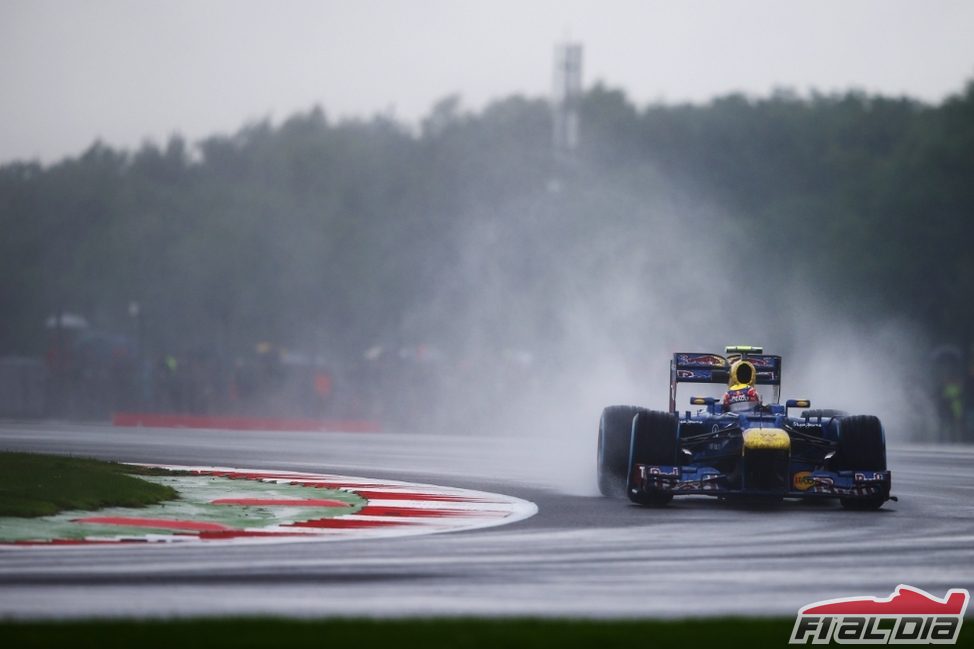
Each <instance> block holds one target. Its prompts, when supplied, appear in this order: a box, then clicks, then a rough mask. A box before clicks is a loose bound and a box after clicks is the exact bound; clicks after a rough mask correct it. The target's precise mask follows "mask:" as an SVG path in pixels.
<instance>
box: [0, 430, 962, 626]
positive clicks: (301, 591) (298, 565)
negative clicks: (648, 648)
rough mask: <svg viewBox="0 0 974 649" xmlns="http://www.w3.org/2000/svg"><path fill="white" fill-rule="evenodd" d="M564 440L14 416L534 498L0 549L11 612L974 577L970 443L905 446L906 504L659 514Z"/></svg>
mask: <svg viewBox="0 0 974 649" xmlns="http://www.w3.org/2000/svg"><path fill="white" fill-rule="evenodd" d="M553 444H555V445H557V440H552V439H535V440H524V439H518V438H515V437H497V438H493V439H485V438H474V437H469V436H462V435H458V436H435V435H407V434H395V433H381V434H378V433H377V434H361V433H359V434H342V433H281V432H270V433H262V432H239V431H234V432H229V431H196V430H152V429H125V428H111V427H100V426H84V425H68V424H16V423H6V424H0V448H2V449H5V450H32V451H42V452H56V453H70V454H77V455H86V456H94V457H103V458H107V459H115V460H121V461H131V462H158V463H167V464H193V465H219V466H232V467H239V468H263V469H280V470H296V471H323V472H337V473H343V474H347V475H358V476H366V477H375V478H390V479H403V480H413V481H418V482H429V483H435V484H441V485H450V486H457V487H468V488H474V489H484V490H489V491H494V492H498V493H503V494H508V495H512V496H517V497H520V498H524V499H527V500H530V501H533V502H535V503H537V505H538V508H539V512H538V514H537V515H536V516H534V517H532V518H530V519H528V520H525V521H522V522H519V523H515V524H512V525H507V526H502V527H497V528H490V529H486V530H477V531H469V532H458V533H448V534H438V535H432V536H419V537H407V538H392V539H371V540H360V541H336V542H322V543H297V544H293V543H292V544H265V545H236V546H228V545H218V544H214V545H203V546H201V545H195V546H194V547H173V546H161V545H123V546H113V547H58V548H2V549H0V615H2V616H4V617H44V618H47V617H57V618H62V617H77V616H171V615H213V614H235V615H236V614H273V615H295V616H315V615H342V616H349V615H355V616H358V615H379V616H403V615H424V616H425V615H542V616H555V615H557V616H566V615H567V616H599V617H601V616H695V615H718V614H748V615H778V616H791V615H793V614H794V613H795V611H796V610H797V609H798V608H799V607H800V606H802V605H804V604H807V603H809V602H812V601H815V600H819V599H827V598H833V597H843V596H854V595H876V596H885V595H888V594H889V593H890V592H891V591H892V589H893V588H894V587H895V586H896V585H897V584H899V583H907V584H911V585H913V586H917V587H920V588H923V589H926V590H928V591H930V592H931V593H933V594H934V595H938V596H940V595H943V593H944V592H945V591H946V590H947V589H948V588H951V587H955V588H956V587H966V588H969V589H970V588H972V586H974V449H970V448H967V447H927V446H898V447H893V448H892V449H891V451H890V460H889V464H890V469H891V470H892V472H893V493H894V494H895V495H896V496H898V497H899V498H900V501H899V502H898V503H895V502H890V503H887V504H886V506H885V507H884V508H883V509H882V510H880V511H878V512H847V511H844V510H842V509H841V508H839V507H838V505H831V504H828V505H811V504H801V503H785V504H783V505H781V506H778V507H772V508H756V507H746V506H740V505H732V504H727V503H719V502H717V501H716V500H713V499H708V498H693V499H685V500H679V499H678V500H677V501H675V503H674V504H673V505H672V506H670V507H668V508H666V509H662V510H652V509H642V508H639V507H635V506H631V505H629V504H628V503H627V502H622V501H611V500H606V499H603V498H601V497H598V496H596V495H595V488H594V477H592V475H591V474H592V473H594V472H593V471H592V470H591V467H589V466H588V462H589V460H588V459H587V458H590V457H591V456H592V455H593V454H594V433H593V435H592V439H591V440H588V439H586V440H585V441H584V443H583V444H579V445H577V446H578V447H579V451H578V453H567V454H566V453H559V457H558V458H553V457H551V456H552V452H551V449H552V448H553V447H552V445H553ZM589 447H591V448H589ZM583 453H584V454H585V455H586V457H581V454H583ZM583 462H584V470H583V469H582V468H581V467H582V466H583V465H582V463H583Z"/></svg>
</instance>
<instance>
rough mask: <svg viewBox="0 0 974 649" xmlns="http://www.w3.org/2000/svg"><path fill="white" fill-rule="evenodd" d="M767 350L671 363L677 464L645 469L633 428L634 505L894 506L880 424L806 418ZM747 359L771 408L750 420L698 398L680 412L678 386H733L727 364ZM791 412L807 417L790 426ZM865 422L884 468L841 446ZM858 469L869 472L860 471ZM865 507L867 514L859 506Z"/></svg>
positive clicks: (824, 415)
mask: <svg viewBox="0 0 974 649" xmlns="http://www.w3.org/2000/svg"><path fill="white" fill-rule="evenodd" d="M742 350H744V351H742ZM747 350H753V351H751V352H750V353H749V351H747ZM761 351H762V350H761V349H760V348H740V347H729V348H728V350H727V353H728V356H727V357H724V356H720V355H717V354H710V353H676V354H674V355H673V359H672V361H671V364H670V411H669V414H668V416H669V421H671V422H672V421H673V420H674V419H675V421H676V436H677V445H676V451H677V452H676V454H675V459H674V462H673V463H670V464H660V463H646V462H641V461H640V458H639V452H638V451H637V448H636V444H637V442H636V431H635V425H634V430H633V433H632V440H631V444H632V446H631V448H630V454H629V464H628V466H629V471H628V478H627V484H626V490H627V495H628V496H629V498H630V499H631V500H633V501H635V502H640V503H643V504H646V503H647V502H653V499H654V498H655V499H657V501H659V499H660V498H667V499H668V498H669V497H670V496H673V495H689V494H700V495H708V496H718V497H726V498H729V497H734V496H748V497H773V498H802V499H821V498H831V499H840V500H841V501H842V503H843V505H846V506H848V507H852V508H868V509H872V508H875V507H878V506H880V505H881V504H882V503H883V502H885V501H886V500H889V499H891V496H890V486H891V474H890V472H889V471H888V470H886V464H885V439H884V437H883V433H882V429H881V426H880V424H879V421H878V420H876V419H875V418H873V417H843V416H841V414H840V413H836V412H835V411H812V410H807V409H808V408H809V406H810V405H811V404H810V402H808V401H807V400H789V401H787V402H786V403H785V404H780V403H778V400H779V394H780V392H779V391H780V385H781V357H780V356H772V355H765V354H763V353H760V352H761ZM740 359H745V360H747V361H749V362H750V363H751V364H753V366H754V368H755V369H756V370H757V376H756V383H757V384H758V385H761V386H770V388H771V389H772V391H773V402H772V403H769V404H766V405H761V406H760V407H757V408H755V409H753V410H752V411H749V412H725V410H724V407H723V405H722V404H721V402H720V400H718V399H715V398H709V397H691V399H690V403H691V405H695V406H703V407H702V408H697V409H696V410H686V411H683V412H678V411H677V408H676V392H677V386H678V385H679V384H680V383H708V384H709V383H712V384H718V383H723V384H726V383H727V380H728V375H729V374H728V368H729V367H730V364H731V363H732V362H734V361H735V360H740ZM793 408H803V409H805V411H804V412H803V413H802V416H798V417H792V416H789V411H790V410H791V409H793ZM659 415H660V416H664V417H665V416H666V415H664V414H663V413H659ZM864 419H869V420H871V422H870V423H872V424H873V425H874V427H875V429H876V430H875V432H874V433H872V436H873V438H875V439H876V444H874V446H878V445H881V446H882V448H881V450H879V451H877V453H878V452H881V454H882V461H881V462H878V461H874V462H863V461H862V460H860V459H858V458H859V457H864V456H863V455H862V454H861V453H860V454H858V455H857V454H856V453H854V452H852V451H851V450H846V449H844V447H843V424H844V423H845V425H846V426H847V427H848V428H849V429H850V430H849V431H848V437H849V438H850V440H851V438H852V437H853V433H854V432H855V431H853V430H851V429H852V428H853V427H854V426H856V425H860V424H861V422H858V421H856V420H864ZM852 443H853V442H852V441H849V442H848V444H850V445H851V444H852ZM874 457H875V453H874ZM857 462H862V463H865V464H872V466H856V463H857ZM662 502H665V500H663V501H662ZM656 504H659V503H658V502H657V503H656ZM863 504H867V506H866V507H858V506H859V505H863Z"/></svg>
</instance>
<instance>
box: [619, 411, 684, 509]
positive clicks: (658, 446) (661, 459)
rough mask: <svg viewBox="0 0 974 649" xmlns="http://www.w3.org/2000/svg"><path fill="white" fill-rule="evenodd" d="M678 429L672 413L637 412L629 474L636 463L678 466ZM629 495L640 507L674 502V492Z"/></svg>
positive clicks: (633, 429)
mask: <svg viewBox="0 0 974 649" xmlns="http://www.w3.org/2000/svg"><path fill="white" fill-rule="evenodd" d="M677 427H678V424H677V419H676V417H675V416H674V415H671V414H670V413H667V412H657V411H655V410H642V411H640V412H638V413H637V414H636V417H635V419H634V420H633V424H632V440H631V445H630V452H629V462H628V467H627V474H628V472H629V471H630V470H631V468H632V466H634V465H636V464H649V465H657V466H676V465H677V464H678V462H677V451H678V449H679V444H678V443H677ZM628 495H629V499H630V500H632V501H633V502H634V503H638V504H640V505H652V506H660V505H665V504H666V503H668V502H670V501H671V500H673V494H671V493H645V492H637V493H633V492H632V491H628Z"/></svg>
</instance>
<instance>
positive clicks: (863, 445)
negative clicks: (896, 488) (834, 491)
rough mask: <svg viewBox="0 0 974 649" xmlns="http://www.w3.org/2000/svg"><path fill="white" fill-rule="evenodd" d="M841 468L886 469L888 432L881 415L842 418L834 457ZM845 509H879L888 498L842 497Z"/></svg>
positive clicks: (857, 469) (836, 467)
mask: <svg viewBox="0 0 974 649" xmlns="http://www.w3.org/2000/svg"><path fill="white" fill-rule="evenodd" d="M832 464H833V466H834V467H835V469H836V470H838V471H885V470H886V436H885V435H884V434H883V425H882V424H881V423H880V421H879V419H877V418H876V417H873V416H871V415H856V416H852V417H843V418H842V419H840V420H839V446H838V448H837V449H836V452H835V458H834V459H833V461H832ZM840 502H841V503H842V506H843V507H845V508H846V509H879V508H880V507H882V505H883V503H884V502H886V498H885V496H883V495H879V496H873V497H870V498H841V499H840Z"/></svg>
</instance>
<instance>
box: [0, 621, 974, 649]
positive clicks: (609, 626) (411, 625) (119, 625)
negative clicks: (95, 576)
mask: <svg viewBox="0 0 974 649" xmlns="http://www.w3.org/2000/svg"><path fill="white" fill-rule="evenodd" d="M793 624H794V620H791V619H784V620H783V619H740V618H731V619H709V618H705V619H699V620H676V621H666V620H632V621H595V620H538V619H431V620H309V621H296V620H281V619H262V618H244V619H204V620H175V621H124V622H119V621H110V622H104V621H101V622H50V623H36V622H32V623H25V622H0V638H3V640H4V644H5V645H6V646H9V647H24V648H32V647H71V648H72V649H74V648H78V647H99V648H100V649H110V648H114V647H126V648H137V649H153V648H155V647H158V648H160V649H162V648H165V649H172V648H173V647H180V648H186V649H191V648H193V647H206V648H207V649H222V648H224V647H225V648H227V649H230V648H233V649H247V648H249V649H256V648H257V647H274V648H275V649H276V648H277V647H329V648H333V647H337V648H342V649H345V648H354V649H362V648H363V647H382V648H384V649H388V648H390V647H395V648H397V649H402V648H404V647H417V648H422V649H428V648H432V647H450V648H451V649H479V648H481V647H482V648H484V649H488V648H489V649H516V648H518V647H531V648H532V649H533V648H541V649H549V648H550V649H613V648H615V647H619V648H620V649H621V648H624V649H633V648H634V647H635V648H654V647H719V648H720V649H727V648H729V647H747V648H748V649H755V648H756V647H761V648H764V647H786V646H788V637H789V635H790V633H791V628H792V625H793ZM972 636H974V633H972V632H970V631H968V630H967V629H964V630H963V631H962V632H961V635H960V638H959V640H958V643H957V646H960V647H971V646H974V642H972Z"/></svg>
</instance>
